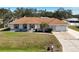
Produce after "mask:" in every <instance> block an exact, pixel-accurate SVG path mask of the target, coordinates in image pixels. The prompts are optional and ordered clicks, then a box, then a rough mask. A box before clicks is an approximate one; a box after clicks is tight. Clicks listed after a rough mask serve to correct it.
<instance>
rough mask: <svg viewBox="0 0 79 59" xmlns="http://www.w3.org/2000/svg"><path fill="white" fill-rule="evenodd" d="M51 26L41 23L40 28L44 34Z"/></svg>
mask: <svg viewBox="0 0 79 59" xmlns="http://www.w3.org/2000/svg"><path fill="white" fill-rule="evenodd" d="M48 26H49V25H48V24H47V23H41V24H40V27H41V29H42V30H43V32H45V29H46V28H47V27H48Z"/></svg>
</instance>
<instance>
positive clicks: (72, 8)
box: [1, 7, 79, 15]
mask: <svg viewBox="0 0 79 59" xmlns="http://www.w3.org/2000/svg"><path fill="white" fill-rule="evenodd" d="M1 8H10V9H11V10H12V11H14V10H15V9H16V8H17V7H1ZM26 8H34V9H37V10H45V9H46V10H47V11H52V12H54V11H55V10H57V9H59V8H60V7H26ZM63 8H64V9H66V10H67V9H69V10H72V14H74V15H76V14H79V7H63Z"/></svg>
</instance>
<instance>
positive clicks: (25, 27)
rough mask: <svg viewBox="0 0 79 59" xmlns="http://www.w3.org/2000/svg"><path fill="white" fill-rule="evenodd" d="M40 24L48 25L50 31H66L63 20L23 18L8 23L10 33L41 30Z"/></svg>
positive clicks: (65, 24)
mask: <svg viewBox="0 0 79 59" xmlns="http://www.w3.org/2000/svg"><path fill="white" fill-rule="evenodd" d="M41 23H46V24H48V28H51V29H52V31H59V32H60V31H66V30H67V23H66V22H64V21H63V20H59V19H56V18H47V17H23V18H20V19H16V20H15V21H13V22H10V23H9V27H10V29H11V31H29V30H31V29H37V30H40V29H41V25H40V24H41Z"/></svg>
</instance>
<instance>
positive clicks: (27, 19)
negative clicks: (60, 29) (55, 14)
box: [10, 17, 66, 24]
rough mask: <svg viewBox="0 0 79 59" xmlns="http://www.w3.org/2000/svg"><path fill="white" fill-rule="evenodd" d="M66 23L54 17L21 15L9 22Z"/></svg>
mask: <svg viewBox="0 0 79 59" xmlns="http://www.w3.org/2000/svg"><path fill="white" fill-rule="evenodd" d="M41 23H47V24H66V23H65V22H64V21H63V20H59V19H56V18H47V17H46V18H45V17H22V18H20V19H16V20H15V21H13V22H11V23H10V24H41Z"/></svg>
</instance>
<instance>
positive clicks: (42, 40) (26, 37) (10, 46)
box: [0, 32, 61, 52]
mask: <svg viewBox="0 0 79 59" xmlns="http://www.w3.org/2000/svg"><path fill="white" fill-rule="evenodd" d="M52 43H53V45H54V46H55V47H57V48H61V44H60V43H59V41H58V40H57V39H56V37H55V36H54V35H48V34H38V33H28V32H0V51H8V52H9V51H16V52H19V51H20V52H22V51H27V52H42V51H47V50H46V49H47V47H48V45H49V44H52Z"/></svg>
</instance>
